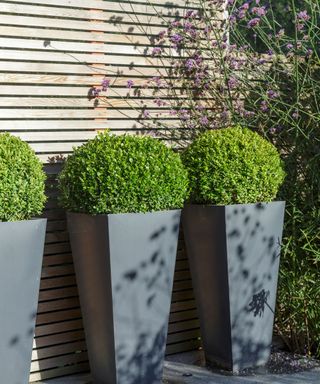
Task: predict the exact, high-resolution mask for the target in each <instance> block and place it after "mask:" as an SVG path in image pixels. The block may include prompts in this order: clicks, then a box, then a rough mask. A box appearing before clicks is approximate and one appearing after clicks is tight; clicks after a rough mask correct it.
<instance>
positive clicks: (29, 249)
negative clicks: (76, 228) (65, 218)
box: [0, 219, 46, 384]
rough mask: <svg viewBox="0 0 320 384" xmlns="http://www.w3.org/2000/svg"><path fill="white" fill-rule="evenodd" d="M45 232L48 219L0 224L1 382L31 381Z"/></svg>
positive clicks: (20, 382) (20, 383)
mask: <svg viewBox="0 0 320 384" xmlns="http://www.w3.org/2000/svg"><path fill="white" fill-rule="evenodd" d="M45 230H46V219H36V220H29V221H19V222H8V223H7V222H3V223H0V263H1V264H0V265H1V268H0V314H1V317H0V340H1V341H0V356H1V360H0V376H1V380H0V381H1V383H7V384H11V383H12V384H18V383H19V384H26V383H28V382H29V371H30V363H31V354H32V343H33V336H34V330H35V320H36V314H37V306H38V296H39V285H40V275H41V266H42V257H43V248H44V238H45Z"/></svg>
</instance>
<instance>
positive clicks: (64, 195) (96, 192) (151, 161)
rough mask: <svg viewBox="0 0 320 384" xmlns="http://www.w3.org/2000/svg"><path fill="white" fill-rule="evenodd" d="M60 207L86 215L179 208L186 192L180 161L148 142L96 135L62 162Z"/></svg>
mask: <svg viewBox="0 0 320 384" xmlns="http://www.w3.org/2000/svg"><path fill="white" fill-rule="evenodd" d="M59 185H60V190H61V202H62V205H63V206H64V207H65V208H66V209H68V210H70V211H72V212H83V213H89V214H102V213H129V212H149V211H160V210H168V209H173V208H181V207H182V206H183V203H184V200H185V198H186V194H187V190H188V177H187V171H186V170H185V168H184V167H183V165H182V162H181V159H180V156H179V155H178V154H176V153H174V152H173V151H172V149H170V148H168V147H166V146H165V145H164V144H163V143H162V142H160V141H158V140H156V139H153V138H151V137H148V136H130V135H121V136H116V135H110V134H108V133H104V134H99V135H98V136H96V138H95V139H93V140H90V141H89V142H87V143H86V144H84V145H82V146H81V147H79V148H77V149H75V151H74V153H73V154H72V155H71V156H69V158H68V159H67V161H66V163H65V166H64V169H63V170H62V172H61V174H60V176H59Z"/></svg>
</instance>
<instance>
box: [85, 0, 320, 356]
mask: <svg viewBox="0 0 320 384" xmlns="http://www.w3.org/2000/svg"><path fill="white" fill-rule="evenodd" d="M198 5H199V10H196V9H190V10H187V11H186V12H185V14H184V15H182V17H180V18H179V17H176V18H175V19H172V20H171V21H169V22H168V25H167V27H164V29H163V30H162V31H160V33H159V35H158V36H157V37H156V38H155V39H153V40H152V41H154V43H155V46H154V47H153V48H150V50H149V51H148V52H147V53H149V54H150V55H151V56H154V57H157V59H158V60H160V61H161V60H162V59H163V60H164V65H163V68H161V70H159V71H158V72H157V71H156V70H155V73H154V75H153V76H152V77H151V78H150V79H148V80H147V81H146V83H145V84H142V86H138V85H136V84H135V82H134V81H130V83H129V82H128V88H129V91H128V94H129V97H128V98H125V100H126V101H128V106H132V107H133V108H135V109H138V110H141V116H140V117H141V121H140V122H141V123H142V124H143V125H144V126H145V127H146V128H148V129H153V131H154V134H155V135H158V136H162V135H163V133H164V134H165V136H166V137H168V136H169V137H170V136H173V137H174V142H175V143H177V144H178V145H180V146H181V145H185V144H186V142H188V141H189V140H190V139H192V138H194V137H197V136H198V134H199V132H203V131H206V130H212V129H216V128H221V127H227V126H230V125H237V124H240V125H242V126H245V127H249V128H251V129H253V130H258V131H259V132H260V134H262V135H263V136H265V137H266V138H267V139H268V140H270V141H271V142H272V143H274V145H275V146H276V147H277V149H278V150H279V152H280V153H281V155H282V158H283V160H284V164H285V169H286V173H287V177H286V179H285V182H284V185H283V187H282V188H281V190H280V193H279V196H278V197H279V198H280V199H283V200H286V217H285V228H284V237H283V248H282V262H281V268H280V280H279V295H278V296H279V299H278V306H277V318H276V328H277V332H278V333H280V334H281V335H282V336H283V338H284V339H285V340H286V341H287V343H288V346H289V347H290V348H291V350H294V351H298V352H300V353H309V354H316V355H317V356H318V357H320V305H319V303H320V284H318V283H317V282H318V280H319V276H320V231H319V228H320V193H319V191H320V172H319V164H320V155H319V153H320V130H319V124H320V65H319V63H320V49H319V39H320V29H319V20H320V4H319V1H315V0H288V1H285V0H227V1H226V0H199V2H198ZM225 7H226V8H227V11H228V12H227V15H228V16H227V17H226V19H225V20H224V22H223V23H221V22H220V21H219V19H220V18H221V10H222V9H225ZM155 12H156V10H155ZM159 17H160V18H162V19H163V20H164V21H165V19H164V18H163V15H159ZM137 20H139V16H138V15H137ZM166 20H167V19H166ZM257 49H258V51H257ZM177 57H179V58H180V60H177ZM168 61H169V62H170V64H171V67H170V68H169V69H167V70H166V72H167V73H165V74H164V73H163V71H164V70H165V68H167V67H168V66H167V62H168ZM115 81H116V80H115ZM112 86H113V80H112V76H110V79H109V76H108V73H107V74H106V78H105V79H104V81H103V83H102V84H101V86H100V87H97V88H95V89H93V90H92V94H93V97H96V96H98V95H99V94H100V92H107V91H108V89H109V87H112ZM147 88H152V89H153V94H154V103H155V106H156V107H165V109H166V110H169V111H170V112H169V113H170V116H174V117H175V118H177V119H178V120H179V122H180V123H179V128H180V129H176V130H172V129H170V126H169V125H166V121H168V120H162V121H161V120H160V119H158V118H157V117H158V115H159V116H161V113H162V112H161V111H159V113H157V115H156V116H155V115H154V113H153V112H152V111H150V112H149V111H148V107H147V105H144V102H143V95H144V90H145V89H147ZM114 92H116V88H115V89H114ZM138 94H141V96H142V97H141V98H142V100H141V102H140V101H136V102H135V101H132V100H130V95H135V96H136V95H138ZM181 96H182V97H181ZM181 128H182V129H181Z"/></svg>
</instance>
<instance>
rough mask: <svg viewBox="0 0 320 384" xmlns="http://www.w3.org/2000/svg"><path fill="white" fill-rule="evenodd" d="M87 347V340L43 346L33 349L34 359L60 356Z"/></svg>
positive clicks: (83, 349)
mask: <svg viewBox="0 0 320 384" xmlns="http://www.w3.org/2000/svg"><path fill="white" fill-rule="evenodd" d="M86 349H87V346H86V343H85V341H74V342H70V343H65V344H60V345H54V346H52V345H51V346H48V347H43V348H39V349H34V350H33V351H32V360H38V359H44V358H46V357H51V356H59V355H63V354H66V353H69V352H79V351H85V350H86Z"/></svg>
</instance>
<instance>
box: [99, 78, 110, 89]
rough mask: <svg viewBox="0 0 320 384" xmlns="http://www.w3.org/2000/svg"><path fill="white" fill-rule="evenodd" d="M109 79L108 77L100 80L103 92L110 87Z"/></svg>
mask: <svg viewBox="0 0 320 384" xmlns="http://www.w3.org/2000/svg"><path fill="white" fill-rule="evenodd" d="M110 84H111V80H110V79H103V80H102V82H101V87H102V90H103V91H104V92H105V91H107V89H108V88H109V87H110Z"/></svg>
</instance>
